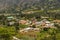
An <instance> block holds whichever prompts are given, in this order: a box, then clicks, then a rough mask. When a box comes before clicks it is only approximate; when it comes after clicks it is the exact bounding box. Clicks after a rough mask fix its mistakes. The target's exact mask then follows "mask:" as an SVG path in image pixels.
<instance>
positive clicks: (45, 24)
mask: <svg viewBox="0 0 60 40" xmlns="http://www.w3.org/2000/svg"><path fill="white" fill-rule="evenodd" d="M40 26H42V27H47V28H49V27H53V26H54V23H52V22H50V21H48V20H46V19H44V20H42V21H41V22H40Z"/></svg>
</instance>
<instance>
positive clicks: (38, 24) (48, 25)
mask: <svg viewBox="0 0 60 40" xmlns="http://www.w3.org/2000/svg"><path fill="white" fill-rule="evenodd" d="M20 23H21V24H24V25H30V26H29V27H28V28H24V29H22V30H20V32H29V31H30V30H34V31H39V30H40V29H39V27H42V28H54V23H53V22H50V21H48V20H46V19H43V20H42V21H36V20H33V21H27V20H24V21H23V20H22V22H20Z"/></svg>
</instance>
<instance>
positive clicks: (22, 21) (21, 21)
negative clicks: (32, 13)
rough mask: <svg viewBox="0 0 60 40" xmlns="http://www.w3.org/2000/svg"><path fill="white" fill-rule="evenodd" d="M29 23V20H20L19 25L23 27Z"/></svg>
mask: <svg viewBox="0 0 60 40" xmlns="http://www.w3.org/2000/svg"><path fill="white" fill-rule="evenodd" d="M30 23H31V21H29V20H20V21H19V24H23V25H29V24H30Z"/></svg>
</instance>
